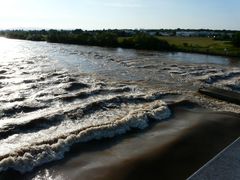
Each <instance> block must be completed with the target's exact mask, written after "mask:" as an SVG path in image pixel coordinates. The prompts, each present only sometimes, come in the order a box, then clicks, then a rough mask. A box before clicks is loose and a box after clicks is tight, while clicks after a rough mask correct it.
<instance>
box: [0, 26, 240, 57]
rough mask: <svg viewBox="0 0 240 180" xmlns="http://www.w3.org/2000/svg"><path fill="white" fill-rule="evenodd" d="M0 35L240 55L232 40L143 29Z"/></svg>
mask: <svg viewBox="0 0 240 180" xmlns="http://www.w3.org/2000/svg"><path fill="white" fill-rule="evenodd" d="M0 37H6V38H10V39H21V40H31V41H46V42H49V43H63V44H76V45H87V46H99V47H110V48H126V49H139V50H153V51H159V52H186V53H197V54H207V55H217V56H225V57H240V47H236V46H234V45H233V44H232V42H231V40H230V39H215V38H213V37H179V36H157V35H149V34H148V33H146V32H144V33H143V32H141V31H139V32H136V34H135V35H131V34H126V33H125V34H124V32H122V31H121V30H102V31H82V30H72V31H64V30H61V31H58V30H49V31H46V30H41V31H24V30H12V31H0Z"/></svg>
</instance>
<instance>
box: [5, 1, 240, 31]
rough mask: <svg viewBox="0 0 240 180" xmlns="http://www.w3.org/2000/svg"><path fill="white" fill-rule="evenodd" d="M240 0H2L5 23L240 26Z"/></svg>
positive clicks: (14, 25) (26, 25) (20, 26)
mask: <svg viewBox="0 0 240 180" xmlns="http://www.w3.org/2000/svg"><path fill="white" fill-rule="evenodd" d="M239 9H240V0H119V1H116V0H0V29H76V28H78V29H84V30H92V29H162V28H163V29H176V28H184V29H188V28H189V29H199V28H204V29H229V30H240V10H239Z"/></svg>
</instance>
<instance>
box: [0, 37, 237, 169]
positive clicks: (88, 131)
mask: <svg viewBox="0 0 240 180" xmlns="http://www.w3.org/2000/svg"><path fill="white" fill-rule="evenodd" d="M233 65H234V67H233ZM238 65H239V62H237V61H235V60H231V59H229V58H224V57H216V56H207V55H196V54H186V53H158V52H147V51H136V50H123V49H113V48H99V47H87V46H76V45H63V44H50V43H46V42H30V41H21V40H10V39H5V38H0V102H1V104H0V118H1V119H0V172H1V171H5V170H8V169H14V170H17V171H19V172H27V171H31V170H32V169H33V168H34V167H36V166H40V165H42V164H45V163H48V162H51V161H54V160H58V159H62V158H64V154H65V152H67V151H69V150H70V149H71V146H72V145H73V144H75V143H81V142H87V141H91V140H93V139H101V138H105V137H108V138H109V137H113V136H116V135H120V134H123V133H127V132H128V131H131V129H144V128H146V127H147V126H148V125H149V123H151V121H162V120H165V119H169V117H170V116H171V110H170V109H169V107H168V102H164V101H168V100H167V99H169V98H164V97H166V96H169V97H170V99H171V100H174V98H175V97H176V95H178V96H179V97H184V98H187V97H190V98H192V100H193V101H196V102H200V103H202V104H204V105H205V106H207V107H211V108H213V109H215V110H216V109H217V110H223V109H224V110H228V111H233V112H235V111H238V109H236V108H235V106H234V105H229V106H227V107H226V106H225V104H222V103H218V102H213V100H212V101H211V103H209V102H208V103H205V100H204V98H203V97H200V96H196V95H194V92H195V90H196V88H198V87H200V86H201V85H203V84H204V85H205V84H210V85H214V86H221V87H223V88H226V89H231V90H233V91H239V90H240V81H239V78H240V69H239V68H238ZM194 98H195V99H194Z"/></svg>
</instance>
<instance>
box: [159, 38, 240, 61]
mask: <svg viewBox="0 0 240 180" xmlns="http://www.w3.org/2000/svg"><path fill="white" fill-rule="evenodd" d="M159 39H162V40H166V41H167V42H168V43H169V44H170V45H172V46H175V48H176V49H178V50H179V51H184V52H194V53H204V54H214V55H224V56H238V57H239V56H240V48H238V47H235V46H234V45H233V43H232V42H231V41H220V40H215V39H214V38H208V37H159Z"/></svg>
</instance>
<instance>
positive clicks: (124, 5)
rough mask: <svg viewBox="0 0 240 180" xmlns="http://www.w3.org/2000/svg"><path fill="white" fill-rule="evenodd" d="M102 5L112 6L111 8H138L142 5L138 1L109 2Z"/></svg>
mask: <svg viewBox="0 0 240 180" xmlns="http://www.w3.org/2000/svg"><path fill="white" fill-rule="evenodd" d="M104 6H107V7H113V8H140V7H142V5H141V4H139V3H129V2H126V3H124V2H111V3H110V2H109V3H104Z"/></svg>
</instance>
